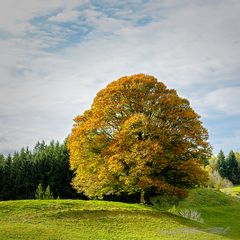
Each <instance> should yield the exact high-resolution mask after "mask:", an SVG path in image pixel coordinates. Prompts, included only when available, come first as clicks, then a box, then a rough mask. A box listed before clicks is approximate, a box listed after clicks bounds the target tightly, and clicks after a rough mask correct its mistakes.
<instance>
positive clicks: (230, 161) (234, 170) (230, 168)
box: [226, 150, 239, 184]
mask: <svg viewBox="0 0 240 240" xmlns="http://www.w3.org/2000/svg"><path fill="white" fill-rule="evenodd" d="M226 169H227V177H228V179H229V180H230V181H231V182H232V183H234V184H236V183H238V182H239V176H238V175H239V168H238V162H237V159H236V156H235V154H234V152H233V151H232V150H231V151H230V152H229V154H228V157H227V159H226Z"/></svg>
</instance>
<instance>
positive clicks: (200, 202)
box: [178, 188, 240, 208]
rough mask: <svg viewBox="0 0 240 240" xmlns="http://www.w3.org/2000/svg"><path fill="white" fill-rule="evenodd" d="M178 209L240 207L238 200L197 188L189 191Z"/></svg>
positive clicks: (217, 192)
mask: <svg viewBox="0 0 240 240" xmlns="http://www.w3.org/2000/svg"><path fill="white" fill-rule="evenodd" d="M178 205H179V206H180V207H188V208H191V207H193V208H194V207H199V206H201V207H211V206H214V207H216V206H233V205H238V206H239V207H240V200H239V199H237V198H235V197H232V196H229V195H226V194H224V193H222V192H220V191H217V190H213V189H208V188H197V189H192V190H190V191H189V195H188V197H187V198H186V199H184V200H182V201H180V202H179V204H178Z"/></svg>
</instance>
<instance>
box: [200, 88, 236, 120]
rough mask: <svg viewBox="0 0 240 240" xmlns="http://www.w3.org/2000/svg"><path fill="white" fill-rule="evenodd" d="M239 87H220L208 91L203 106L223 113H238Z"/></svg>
mask: <svg viewBox="0 0 240 240" xmlns="http://www.w3.org/2000/svg"><path fill="white" fill-rule="evenodd" d="M239 96H240V87H229V88H221V89H217V90H215V91H212V92H210V93H208V94H207V95H206V97H205V100H204V101H205V106H206V107H207V106H208V108H212V109H214V110H218V111H220V112H222V113H224V114H225V115H230V116H231V115H240V108H239V106H240V98H239Z"/></svg>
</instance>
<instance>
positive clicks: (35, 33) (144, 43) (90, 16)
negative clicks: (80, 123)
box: [0, 0, 240, 152]
mask: <svg viewBox="0 0 240 240" xmlns="http://www.w3.org/2000/svg"><path fill="white" fill-rule="evenodd" d="M110 2H112V1H110ZM230 2H231V3H230ZM118 4H120V5H121V8H118V5H116V4H113V2H112V4H111V5H110V7H109V5H102V6H103V7H104V9H101V7H96V6H94V4H90V3H89V1H63V0H53V1H46V0H42V1H37V0H33V1H27V0H22V1H21V4H17V5H16V1H13V0H9V1H6V2H5V3H4V4H3V6H2V7H1V9H0V22H1V23H4V24H2V26H1V27H0V28H1V29H3V30H6V31H8V32H10V33H11V34H12V35H11V34H10V36H9V38H7V39H5V40H1V41H0V48H1V59H0V73H1V80H0V84H1V94H0V101H1V106H0V115H1V116H2V118H1V119H4V122H3V123H2V125H1V126H0V127H1V129H3V130H2V131H3V132H4V136H7V135H9V136H12V137H9V138H6V137H5V139H7V142H6V143H5V145H4V144H1V148H0V152H1V151H2V150H4V149H6V148H7V146H16V148H19V146H23V145H31V144H34V143H35V142H36V141H37V140H40V139H43V138H45V139H51V138H55V139H63V138H64V137H65V136H66V135H67V134H68V132H69V131H70V128H71V125H72V118H73V117H74V116H75V115H77V114H80V113H82V112H83V111H84V110H85V109H86V108H88V107H89V106H90V104H91V101H92V99H93V97H94V96H95V94H96V92H97V91H98V90H100V89H101V88H103V87H104V86H105V85H106V84H107V83H108V82H110V81H112V80H115V79H117V78H119V77H121V76H122V75H129V74H134V73H139V72H143V73H148V74H152V75H155V76H156V77H157V78H158V79H159V80H160V81H163V82H165V83H166V85H167V86H169V87H171V88H175V89H177V90H178V92H180V94H181V95H184V96H186V97H187V98H190V99H191V100H192V102H193V105H194V109H195V107H196V108H197V112H198V109H199V111H200V114H202V113H204V114H206V115H205V116H207V117H209V114H210V113H211V112H212V111H213V110H214V111H215V112H216V111H217V112H220V113H224V114H228V113H229V112H230V113H231V114H234V115H237V114H239V110H238V105H239V104H240V102H239V100H238V98H237V95H239V87H237V88H234V87H233V86H239V82H238V81H239V79H238V76H239V61H240V60H239V55H240V42H239V37H240V32H239V29H240V25H239V24H240V15H239V9H240V3H239V2H238V1H234V0H233V1H229V2H226V1H217V2H215V1H214V2H210V3H209V2H205V3H203V2H201V3H200V2H199V3H196V2H192V1H181V3H180V2H179V1H149V2H147V3H145V4H144V5H142V6H143V7H142V8H139V7H138V6H139V1H136V2H133V1H132V4H131V5H127V4H126V3H125V2H124V1H121V2H119V3H118ZM79 5H81V9H79V8H78V7H79ZM109 12H111V14H110V13H109ZM39 16H47V17H46V19H45V20H44V21H43V22H40V23H39V24H36V23H33V22H32V21H30V20H33V19H35V18H36V17H39ZM79 16H81V17H83V19H84V21H82V22H79V21H77V19H78V17H79ZM144 18H149V22H147V23H146V24H143V25H141V24H140V23H139V22H138V21H139V20H141V19H144ZM62 22H64V23H65V22H67V23H68V24H69V25H68V26H67V27H64V26H62V25H61V24H59V23H62ZM82 24H85V26H80V25H82ZM84 27H85V28H86V31H87V30H88V29H91V31H90V32H89V33H88V34H85V35H84V31H85V30H83V28H84ZM81 31H83V33H81ZM71 36H73V37H74V42H72V40H71V39H72V38H71ZM81 37H83V38H81ZM61 45H64V46H63V47H61V48H59V46H61ZM46 49H54V51H50V52H49V51H47V50H46ZM229 110H230V111H229ZM215 112H214V113H215ZM16 124H17V126H18V129H16V127H15V126H16ZM14 134H16V135H17V136H16V137H15V138H14Z"/></svg>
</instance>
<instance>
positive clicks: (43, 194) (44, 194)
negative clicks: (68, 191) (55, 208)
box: [35, 184, 53, 199]
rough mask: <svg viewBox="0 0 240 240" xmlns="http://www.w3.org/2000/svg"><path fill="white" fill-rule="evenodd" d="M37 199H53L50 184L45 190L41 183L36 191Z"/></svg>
mask: <svg viewBox="0 0 240 240" xmlns="http://www.w3.org/2000/svg"><path fill="white" fill-rule="evenodd" d="M35 198H36V199H53V194H52V192H51V189H50V186H47V188H46V189H45V191H44V190H43V187H42V184H39V185H38V187H37V190H36V193H35Z"/></svg>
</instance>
